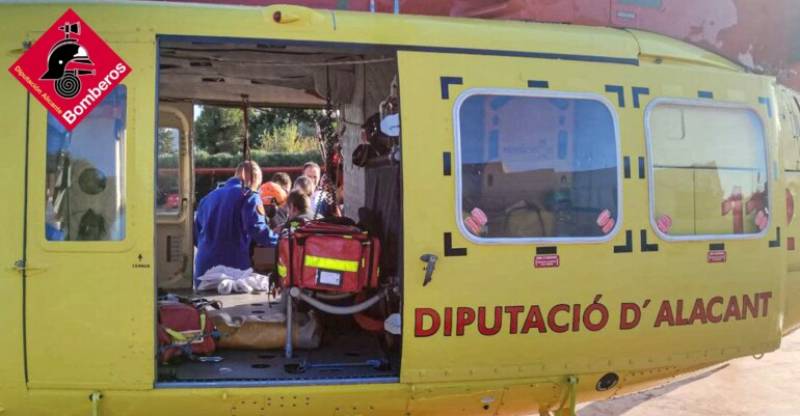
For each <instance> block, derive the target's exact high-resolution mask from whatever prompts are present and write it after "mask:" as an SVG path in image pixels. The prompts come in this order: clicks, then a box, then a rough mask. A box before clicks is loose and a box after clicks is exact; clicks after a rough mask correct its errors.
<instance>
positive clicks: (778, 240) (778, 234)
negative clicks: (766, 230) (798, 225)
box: [769, 227, 781, 248]
mask: <svg viewBox="0 0 800 416" xmlns="http://www.w3.org/2000/svg"><path fill="white" fill-rule="evenodd" d="M780 246H781V227H775V239H774V240H769V248H778V247H780Z"/></svg>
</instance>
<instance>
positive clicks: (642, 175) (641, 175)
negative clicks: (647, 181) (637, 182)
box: [639, 156, 645, 179]
mask: <svg viewBox="0 0 800 416" xmlns="http://www.w3.org/2000/svg"><path fill="white" fill-rule="evenodd" d="M644 178H645V170H644V156H639V179H644Z"/></svg>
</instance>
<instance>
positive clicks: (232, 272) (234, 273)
mask: <svg viewBox="0 0 800 416" xmlns="http://www.w3.org/2000/svg"><path fill="white" fill-rule="evenodd" d="M197 280H198V281H199V282H200V283H199V284H198V286H197V290H199V291H203V290H216V291H217V292H219V294H220V295H228V294H231V293H252V292H266V291H268V290H269V278H268V277H267V276H264V275H262V274H258V273H254V272H253V269H247V270H239V269H235V268H233V267H228V266H214V267H212V268H210V269H208V270H207V271H206V272H205V274H203V275H202V276H200V277H198V278H197Z"/></svg>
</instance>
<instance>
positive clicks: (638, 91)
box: [631, 87, 650, 108]
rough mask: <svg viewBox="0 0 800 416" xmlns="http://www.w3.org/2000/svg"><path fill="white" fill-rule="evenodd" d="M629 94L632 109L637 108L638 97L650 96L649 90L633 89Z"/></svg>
mask: <svg viewBox="0 0 800 416" xmlns="http://www.w3.org/2000/svg"><path fill="white" fill-rule="evenodd" d="M631 93H632V94H633V108H639V104H640V103H639V95H650V88H647V87H633V88H632V89H631Z"/></svg>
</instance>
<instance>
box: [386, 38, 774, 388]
mask: <svg viewBox="0 0 800 416" xmlns="http://www.w3.org/2000/svg"><path fill="white" fill-rule="evenodd" d="M399 65H400V79H401V81H402V85H403V88H404V89H403V92H402V98H403V104H404V105H403V113H402V117H403V131H404V146H405V147H404V150H405V151H404V155H403V163H404V181H403V183H404V187H405V188H404V190H405V193H404V195H405V196H406V197H405V200H404V210H405V212H404V216H405V221H404V223H405V226H406V230H405V250H404V251H405V253H406V256H407V257H406V259H405V265H406V267H405V270H406V276H405V279H406V286H405V299H406V301H405V313H404V316H405V317H406V319H405V322H404V327H403V329H404V334H406V336H405V338H404V348H403V353H404V356H403V371H402V380H403V381H404V382H418V381H423V380H424V381H427V382H433V381H438V380H442V381H444V380H479V379H484V378H487V377H497V378H504V377H524V376H532V375H534V374H536V375H556V374H565V373H571V372H575V373H581V372H589V371H592V370H598V371H600V370H602V369H608V370H611V369H617V370H620V369H632V368H635V367H637V366H642V365H645V363H647V364H646V365H650V366H655V365H659V364H666V363H667V362H670V361H671V362H673V363H675V365H689V364H690V363H691V362H692V361H694V360H696V359H697V358H689V355H683V356H682V355H681V354H680V352H686V353H690V352H693V351H708V350H713V349H720V350H721V351H723V350H724V351H725V354H737V352H736V351H739V352H738V353H742V352H743V351H752V350H753V349H759V348H764V344H763V342H764V341H765V340H769V341H768V342H767V343H768V344H769V345H776V343H777V341H778V337H779V316H780V313H779V312H778V309H775V310H772V311H771V312H769V315H768V316H767V317H766V318H763V319H761V320H756V319H749V320H736V321H735V322H726V324H725V325H721V324H720V325H699V324H697V325H689V324H678V323H676V324H675V325H674V326H670V325H667V324H662V325H661V326H658V327H656V326H655V323H656V321H657V316H658V312H659V309H660V307H661V305H662V303H663V302H667V304H668V305H672V306H671V307H672V308H673V309H674V310H673V313H678V312H677V309H678V306H677V304H678V301H679V300H680V301H681V302H680V303H681V305H682V306H680V309H681V311H680V312H679V313H680V319H685V318H687V317H688V314H689V313H690V310H687V308H690V307H691V305H692V304H694V302H695V301H696V299H704V300H703V301H702V302H706V301H707V300H709V299H711V298H713V297H715V296H723V297H724V298H725V299H726V300H729V298H730V297H731V296H738V298H737V299H738V302H741V301H742V296H743V295H745V294H747V295H748V297H752V296H754V294H755V293H760V292H771V296H772V299H776V300H773V301H772V302H773V303H771V304H770V305H772V306H771V307H775V308H779V306H778V303H779V301H778V300H777V299H779V298H780V296H781V287H782V286H781V279H782V277H783V273H784V272H783V270H782V263H781V262H782V259H783V256H784V251H783V250H775V249H770V248H769V247H768V244H767V238H763V239H757V240H747V241H745V240H737V241H728V242H726V249H727V250H728V262H727V263H725V264H721V265H710V264H709V263H707V261H706V255H707V251H708V243H707V242H706V243H703V242H666V241H660V240H659V239H658V237H657V236H656V235H655V233H654V232H653V231H652V230H651V228H650V224H649V221H648V218H647V217H648V215H647V210H646V209H643V207H646V206H647V202H648V189H647V184H646V183H647V181H645V180H641V179H638V166H637V163H636V161H637V159H638V156H639V155H644V149H643V146H642V140H641V139H640V138H641V137H642V135H643V134H642V124H641V121H642V119H643V110H642V108H641V107H640V108H638V109H635V108H631V104H630V101H629V100H627V101H628V104H627V105H626V106H625V107H619V106H617V107H618V108H617V111H618V115H619V121H620V131H621V134H622V138H623V144H622V150H621V152H622V154H623V155H631V156H632V158H631V159H632V161H633V163H632V169H631V170H632V175H631V176H632V178H631V179H628V180H625V181H623V182H624V185H623V198H624V213H623V220H622V221H623V222H622V230H630V231H631V235H632V237H633V238H632V241H631V243H632V244H631V251H630V252H624V251H623V252H616V253H615V248H614V246H624V244H625V234H624V233H620V234H618V235H617V236H615V237H614V238H613V239H612V240H611V241H610V242H608V243H600V244H591V245H586V244H569V243H566V244H564V243H561V244H557V246H558V255H559V256H560V267H559V268H553V269H535V268H534V267H533V257H534V256H535V254H536V245H533V244H527V245H519V244H517V245H480V244H474V243H471V242H470V241H468V240H467V239H466V238H464V237H463V236H462V235H461V234H460V232H459V231H458V228H457V226H456V224H455V198H456V196H455V194H456V189H455V186H456V181H457V180H458V179H457V178H455V177H454V176H443V175H442V173H441V172H442V168H441V157H442V156H441V154H442V152H455V151H457V149H454V144H453V134H454V131H453V122H452V120H451V114H452V111H453V105H454V104H453V103H454V102H455V100H456V98H457V97H458V95H459V94H460V93H462V92H463V91H465V90H467V89H469V88H487V87H489V88H491V87H495V88H523V89H525V88H527V80H528V79H531V78H533V79H542V80H548V81H549V82H550V90H561V91H583V92H590V93H595V94H601V95H602V94H604V93H605V91H606V88H605V86H606V85H608V84H614V83H620V84H623V86H624V87H625V90H626V99H627V98H628V97H629V96H628V95H627V94H628V92H629V91H630V88H631V86H647V87H649V88H650V96H651V97H650V98H652V97H658V96H659V94H660V93H661V92H660V88H659V84H658V81H659V80H662V79H664V80H666V79H669V80H670V81H671V82H682V83H685V84H686V85H687V86H688V87H687V90H688V91H697V90H699V89H706V88H710V89H712V90H713V89H715V87H717V86H720V87H721V86H723V85H726V84H728V83H738V84H739V85H742V84H746V82H744V81H745V78H744V77H743V76H742V75H730V76H719V77H716V78H714V79H713V80H711V79H703V82H704V83H708V84H704V85H701V84H700V83H698V80H697V79H695V76H694V75H693V73H694V72H693V71H689V70H681V69H680V68H675V67H671V68H664V67H659V66H657V65H654V66H645V67H639V68H636V67H624V66H616V65H607V64H600V63H584V62H582V63H573V62H563V61H559V62H556V61H547V60H532V59H516V58H508V57H494V56H492V57H480V56H464V55H456V54H453V55H448V54H430V53H413V52H400V54H399ZM588 73H590V74H592V77H587V76H586V74H588ZM443 76H448V77H460V78H462V83H461V84H457V83H456V84H452V85H450V86H449V98H448V99H443V98H442V96H441V77H443ZM743 88H745V89H747V91H748V94H749V95H748V96H749V97H752V99H753V101H757V97H758V95H759V88H764V85H763V84H759V83H751V84H750V85H744V86H743ZM608 96H609V97H611V98H612V102H613V103H614V104H617V96H616V94H609V95H608ZM679 98H689V97H679ZM640 104H641V103H640ZM768 128H770V132H772V131H773V130H771V126H768ZM772 150H774V142H771V143H770V151H771V152H772ZM771 154H775V153H771ZM686 194H687V197H688V198H689V199H691V198H693V197H694V195H693V190H692V188H691V187H689V188H688V190H687V193H686ZM432 225H434V226H432ZM448 232H449V233H451V235H452V246H453V247H455V248H464V249H466V250H467V255H466V256H445V252H444V250H443V246H444V243H443V241H444V239H443V235H444V233H448ZM774 232H775V229H774V228H772V229H771V230H770V234H771V235H774ZM642 235H644V236H645V238H647V241H646V243H647V244H648V246H647V247H646V248H648V249H649V250H652V251H645V250H644V248H643V247H644V245H645V244H644V243H645V241H643V240H642ZM653 244H657V245H658V250H657V251H655V249H653V248H651V246H652V245H653ZM541 245H548V244H541ZM552 245H555V244H552ZM425 253H432V254H436V255H437V256H439V261H438V263H437V267H436V271H435V272H434V276H433V281H432V282H431V283H430V284H429V285H427V286H423V285H422V278H423V272H422V270H421V269H422V267H421V262H420V261H419V257H420V255H422V254H425ZM765 257H768V258H774V260H775V263H765V262H764V258H765ZM765 268H766V270H765ZM597 295H602V296H601V297H600V299H599V302H601V303H603V304H604V305H607V306H608V307H609V308H610V309H609V310H610V315H611V316H614V317H617V318H612V319H611V322H615V323H614V324H609V325H608V326H607V327H606V328H604V329H603V330H601V331H597V332H593V331H589V330H586V329H585V328H581V329H578V330H576V331H572V329H570V330H569V331H567V332H565V333H555V332H554V331H552V328H549V329H548V331H547V332H546V333H538V332H536V331H534V332H533V333H527V334H521V333H517V334H512V333H510V330H509V326H508V322H509V321H508V320H509V319H513V318H511V317H510V315H509V314H508V313H505V314H504V315H503V318H504V319H506V321H505V326H502V330H501V331H500V332H499V333H497V334H495V335H490V336H487V335H481V334H480V333H479V332H478V329H477V324H476V323H474V322H473V323H472V324H471V325H468V326H467V327H466V329H465V330H464V333H463V335H461V336H457V335H456V334H455V329H454V330H453V331H454V332H453V334H452V335H451V336H447V335H444V330H443V329H441V328H440V330H439V331H438V332H436V333H435V334H433V335H430V336H412V334H413V333H414V329H415V322H414V317H415V312H417V309H420V308H431V309H433V310H435V311H436V312H437V313H438V314H439V315H440V318H441V319H442V321H443V322H444V321H445V320H447V316H446V314H447V313H448V312H446V311H445V308H446V307H451V308H453V310H452V314H453V315H454V316H457V315H458V314H459V312H458V309H457V308H459V307H466V308H473V309H477V308H478V307H479V306H484V307H486V311H487V314H488V317H489V320H490V321H491V319H493V317H494V316H495V315H494V312H493V311H494V307H496V306H514V305H522V306H524V307H525V308H528V307H529V306H530V305H538V306H540V307H541V309H542V310H543V311H545V312H544V314H545V317H546V313H547V311H548V310H551V309H553V308H554V307H556V305H560V304H564V305H570V307H572V306H574V305H581V307H583V308H585V307H587V306H588V305H591V304H592V302H593V300H594V299H595V298H596V296H597ZM647 300H650V302H649V303H648V307H647V308H645V309H644V310H643V314H642V324H640V325H639V326H638V327H636V328H635V329H631V330H621V329H620V327H619V319H618V316H619V310H620V305H621V304H622V303H623V302H639V304H640V305H641V304H644V303H646V301H647ZM684 303H686V305H684ZM526 311H527V309H526ZM464 313H467V312H464ZM570 317H572V315H571V314H564V315H561V317H560V318H558V322H561V323H568V322H570ZM614 319H616V321H614ZM475 320H476V321H477V320H478V319H477V318H476V319H475ZM429 323H430V321H428V324H424V325H423V326H424V327H426V326H429ZM454 327H455V324H454ZM742 333H749V334H752V337H742V336H741V334H742ZM756 340H757V341H756ZM589 344H591V345H592V348H591V349H586V348H583V347H581V346H585V345H589ZM667 345H668V346H669V351H670V353H669V357H667V356H665V355H664V354H665V353H667V350H666V349H665V346H667ZM727 347H731V348H729V349H728V348H727ZM622 357H625V358H624V359H622ZM673 360H674V361H673Z"/></svg>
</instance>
